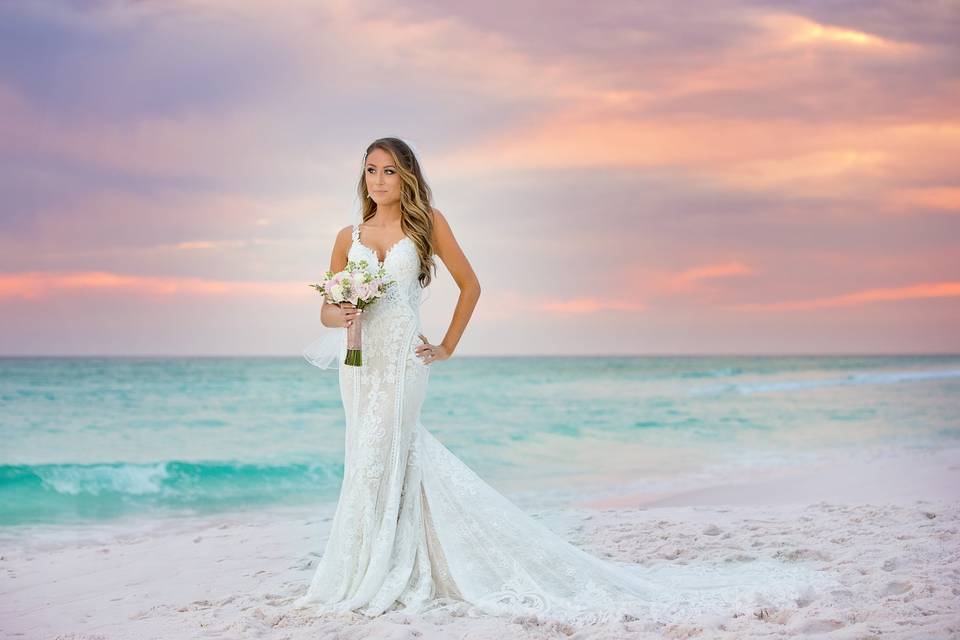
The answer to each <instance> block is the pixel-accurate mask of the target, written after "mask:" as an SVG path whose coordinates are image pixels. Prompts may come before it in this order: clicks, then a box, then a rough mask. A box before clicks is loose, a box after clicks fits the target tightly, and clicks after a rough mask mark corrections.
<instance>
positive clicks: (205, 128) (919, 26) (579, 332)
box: [0, 0, 960, 357]
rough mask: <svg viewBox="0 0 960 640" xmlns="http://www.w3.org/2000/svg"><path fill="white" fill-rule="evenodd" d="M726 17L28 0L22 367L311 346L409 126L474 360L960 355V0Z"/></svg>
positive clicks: (246, 0)
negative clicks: (373, 149) (463, 264)
mask: <svg viewBox="0 0 960 640" xmlns="http://www.w3.org/2000/svg"><path fill="white" fill-rule="evenodd" d="M694 5H695V6H693V7H688V8H687V10H685V11H683V12H679V11H677V10H676V7H675V5H674V4H673V3H671V2H667V1H661V2H638V1H636V0H630V1H622V2H621V1H618V0H610V1H604V2H599V3H585V2H582V1H575V2H574V1H567V0H560V1H555V2H551V3H543V2H539V1H533V0H511V1H510V2H505V1H499V0H498V1H494V2H486V3H479V2H475V1H471V2H460V1H450V0H442V1H441V0H436V1H425V0H412V1H406V2H392V3H391V2H379V1H373V2H367V1H364V0H354V1H352V2H345V1H340V0H335V1H330V2H306V1H300V0H293V1H285V2H282V3H272V2H253V1H250V0H229V1H227V0H223V1H200V0H169V1H163V2H161V1H146V0H141V1H127V2H121V1H117V0H113V1H102V2H101V1H83V2H80V1H65V0H64V1H59V2H57V1H44V0H39V1H36V2H29V3H26V2H24V3H20V2H0V168H2V169H0V193H2V198H0V355H239V356H242V355H289V356H298V355H299V354H300V352H301V350H302V349H303V348H304V347H305V346H306V345H307V344H309V343H310V342H311V341H313V340H314V339H315V338H316V337H317V336H319V335H321V333H322V331H323V330H324V329H323V327H322V325H321V324H320V319H319V310H320V306H321V301H320V298H319V295H318V294H317V293H316V291H314V290H313V289H311V288H310V287H309V286H308V284H309V283H312V282H317V281H318V280H319V278H320V277H321V275H322V273H323V272H324V271H325V270H326V269H327V268H328V267H329V264H330V254H331V250H332V246H333V240H334V237H335V235H336V233H337V231H338V230H339V229H341V228H342V227H343V226H345V225H347V224H350V222H351V208H352V204H353V200H354V197H355V189H356V184H357V181H358V180H359V172H360V167H361V163H362V154H363V150H364V149H365V148H366V146H367V145H368V144H369V143H370V142H371V141H372V140H374V139H376V138H378V137H383V136H397V137H401V138H403V139H405V140H408V141H410V142H411V143H412V144H413V145H414V148H415V150H416V152H417V153H418V156H419V158H420V160H421V163H422V166H423V169H424V171H425V173H426V179H427V181H428V183H429V185H430V187H431V188H432V190H433V193H434V196H435V200H434V206H435V207H437V208H438V209H439V210H440V211H442V212H443V213H444V215H445V216H446V218H447V219H448V221H449V222H450V225H451V227H452V229H453V232H454V235H455V236H456V238H457V240H458V242H459V243H460V245H461V247H462V248H463V250H464V252H465V253H466V255H467V258H468V259H469V261H470V263H471V265H472V266H473V268H474V270H475V272H476V273H477V276H478V277H479V279H480V283H481V287H482V293H481V296H480V300H479V302H478V304H477V307H476V309H475V311H474V313H473V316H472V318H471V320H470V323H469V325H468V326H467V328H466V331H465V332H464V335H463V337H462V338H461V340H460V343H459V344H458V346H457V349H456V351H455V353H454V357H456V356H457V355H466V356H469V355H502V354H640V355H643V354H827V353H838V354H839V353H844V354H866V353H957V352H960V330H958V327H960V246H958V245H960V161H958V160H960V109H958V106H960V3H955V2H932V1H923V0H902V1H883V0H880V1H878V0H865V1H862V2H858V1H848V2H836V1H834V0H830V1H811V2H804V3H797V2H786V1H784V2H748V1H742V0H738V1H733V0H711V1H709V2H707V1H703V2H699V3H694ZM438 265H439V269H438V275H437V278H436V279H435V281H434V283H433V284H432V285H431V286H430V287H429V288H428V289H427V291H425V292H424V297H425V302H424V303H423V306H422V309H421V315H422V318H423V326H424V333H425V334H426V336H427V338H428V339H429V341H430V342H431V343H433V344H438V343H439V342H440V341H441V340H442V338H443V336H444V334H445V332H446V330H447V327H448V326H449V324H450V321H451V318H452V315H453V309H454V307H455V305H456V302H457V296H458V290H457V287H456V284H455V283H454V281H453V279H452V278H451V276H450V274H449V273H448V272H447V271H446V269H445V267H444V266H443V264H442V262H441V261H438Z"/></svg>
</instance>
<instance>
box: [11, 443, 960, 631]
mask: <svg viewBox="0 0 960 640" xmlns="http://www.w3.org/2000/svg"><path fill="white" fill-rule="evenodd" d="M953 487H960V450H956V449H949V450H942V451H923V452H904V453H901V455H897V456H879V457H875V458H874V459H867V458H866V457H864V458H863V459H858V460H848V461H847V463H845V464H841V463H839V461H832V462H830V463H822V464H820V465H818V466H816V467H814V468H808V469H806V470H797V469H792V470H790V471H789V472H788V473H779V474H778V473H777V472H776V471H775V470H774V471H771V472H767V473H762V474H754V475H752V476H751V479H750V481H749V482H740V483H730V482H726V483H718V484H715V485H713V486H708V487H699V488H694V489H689V488H688V489H684V490H679V491H674V492H672V493H668V494H663V493H660V494H644V493H636V492H630V493H626V494H625V495H621V496H617V497H607V498H602V499H589V500H585V501H583V502H576V501H574V502H571V503H569V504H568V505H567V506H566V507H565V508H562V509H547V510H533V511H528V512H529V513H531V515H535V517H538V518H540V519H542V520H543V521H544V522H545V524H547V525H548V526H550V527H551V528H552V529H554V530H555V531H556V532H557V533H559V534H561V535H562V536H564V537H565V538H566V539H567V540H569V541H570V542H571V543H573V544H576V545H578V546H581V547H582V548H584V549H585V550H587V551H588V552H591V553H593V554H595V555H597V556H599V557H603V558H605V559H608V560H615V561H621V562H629V563H636V564H638V565H640V566H641V567H643V568H645V569H649V570H651V571H653V572H654V574H653V575H655V572H656V571H659V570H661V569H662V570H672V569H677V568H679V567H681V565H683V566H690V565H694V566H700V565H703V566H711V567H719V568H720V570H721V571H722V570H723V568H724V567H734V566H737V567H739V566H744V567H749V566H750V564H751V563H758V564H759V563H761V562H765V563H774V564H776V563H782V566H784V567H803V568H809V569H810V570H814V571H818V572H821V571H822V572H824V575H829V576H831V577H833V578H835V579H836V580H837V581H838V583H840V584H842V585H843V587H842V588H839V589H834V590H832V591H831V592H830V593H813V592H811V593H810V594H809V596H808V599H809V601H808V602H806V601H805V602H800V601H798V603H797V605H796V606H795V607H794V606H791V607H785V608H783V609H780V610H776V611H771V612H768V613H769V617H764V618H762V619H759V618H757V617H755V616H754V615H752V614H753V613H754V612H751V611H740V612H731V614H730V615H729V616H725V617H722V619H716V620H714V621H713V623H712V626H711V627H710V629H711V637H730V638H735V637H744V636H749V635H751V634H760V633H768V634H769V633H773V632H774V631H776V632H777V633H780V634H783V635H785V636H791V635H796V636H798V637H802V636H806V635H810V634H813V633H819V632H823V631H830V630H837V631H839V630H840V629H843V632H842V633H840V634H837V635H836V636H834V637H862V636H863V635H869V634H877V635H879V634H880V633H882V634H883V635H884V636H885V637H915V636H916V635H917V634H920V635H924V634H926V635H929V636H938V635H943V634H946V633H949V631H948V630H949V629H950V628H954V627H951V626H950V625H954V626H955V625H956V622H957V620H960V605H958V604H956V602H957V598H956V595H955V592H960V585H958V584H957V583H956V578H955V577H953V578H951V572H955V573H953V575H954V576H955V575H957V573H956V572H960V559H958V557H960V554H958V553H957V552H958V551H960V546H958V542H957V540H958V538H957V536H956V530H957V529H958V526H960V501H958V499H957V493H956V490H955V489H953ZM324 509H325V507H317V508H313V507H311V508H309V509H305V508H303V507H286V508H271V509H259V510H255V511H236V512H223V513H217V514H207V515H203V516H196V517H179V518H170V519H167V520H163V521H159V520H150V519H149V518H142V519H140V520H138V521H128V522H125V523H123V524H122V525H119V524H114V523H101V524H98V525H92V526H89V527H75V528H72V529H71V528H70V527H58V526H46V527H44V526H41V527H37V528H36V529H35V530H34V532H33V533H34V534H36V535H33V536H30V537H29V538H24V539H22V540H21V541H20V544H17V543H16V541H15V539H14V538H9V537H5V538H4V539H3V540H2V541H0V558H2V559H0V563H2V564H0V568H2V569H3V576H4V577H3V580H2V591H3V598H2V604H0V609H2V610H0V619H2V621H3V624H2V634H0V637H4V638H14V637H30V638H34V637H36V638H48V637H49V638H54V637H58V636H64V637H70V638H72V639H73V640H79V639H89V640H93V639H94V638H98V639H101V640H106V639H113V638H130V637H137V638H199V637H229V638H245V637H282V638H290V639H291V640H299V639H301V638H303V639H306V638H318V637H334V635H333V634H337V635H336V637H338V638H367V637H369V638H408V637H409V638H413V637H419V638H454V637H462V636H463V635H464V634H466V633H468V632H469V633H470V637H471V638H503V637H510V638H546V637H565V635H564V632H563V630H562V629H560V628H558V627H557V626H556V625H555V624H554V623H548V622H544V621H537V620H535V619H532V620H531V619H515V620H510V619H504V618H480V619H464V618H454V617H448V618H447V619H441V620H439V621H437V620H433V619H431V620H426V619H423V618H420V617H417V616H414V615H409V614H402V613H391V614H388V615H386V616H382V617H380V618H376V619H372V620H368V619H365V618H363V617H362V616H360V615H359V614H349V615H347V614H344V615H342V616H337V617H323V618H320V617H311V616H309V615H308V613H307V612H300V613H297V614H291V613H290V611H289V610H288V609H287V608H286V605H288V604H289V603H290V601H292V600H293V599H294V598H295V597H296V596H297V595H299V593H300V592H301V591H302V590H303V589H305V588H306V585H307V583H308V581H309V579H310V577H311V575H312V571H313V569H314V568H315V566H316V561H317V559H318V558H319V555H320V553H321V552H322V550H323V544H324V542H325V540H326V536H327V530H328V527H329V521H330V518H331V516H332V509H330V510H329V511H327V512H325V511H324ZM801 605H802V606H801ZM737 613H739V615H735V614H737ZM704 624H705V623H704V622H703V621H700V622H690V621H676V622H663V621H661V622H660V623H659V624H658V625H654V626H651V621H635V622H626V623H624V622H621V623H611V624H608V625H600V626H597V627H593V628H586V629H584V630H581V632H580V633H581V635H579V636H578V637H581V638H597V639H599V638H620V637H623V638H628V637H629V638H643V637H651V638H655V637H663V635H664V634H670V635H674V634H680V635H683V634H684V633H690V634H692V633H693V631H694V630H695V629H698V628H700V629H702V628H704ZM770 625H774V626H773V627H771V626H770ZM416 633H419V634H420V635H416ZM18 634H20V635H18ZM898 634H901V635H898Z"/></svg>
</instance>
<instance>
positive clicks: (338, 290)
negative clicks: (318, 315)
mask: <svg viewBox="0 0 960 640" xmlns="http://www.w3.org/2000/svg"><path fill="white" fill-rule="evenodd" d="M330 297H331V298H333V301H334V302H343V285H342V284H335V285H333V286H332V287H330Z"/></svg>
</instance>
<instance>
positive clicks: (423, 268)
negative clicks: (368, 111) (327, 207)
mask: <svg viewBox="0 0 960 640" xmlns="http://www.w3.org/2000/svg"><path fill="white" fill-rule="evenodd" d="M374 149H383V150H384V151H386V152H387V153H389V154H390V155H391V156H393V163H394V164H395V165H396V167H397V173H398V174H399V175H400V180H401V182H402V184H401V185H400V228H401V229H402V230H403V233H404V234H405V235H406V236H407V237H409V238H410V240H411V241H413V244H414V245H415V246H416V248H417V253H418V254H419V256H420V275H419V276H418V279H419V280H420V286H421V287H426V286H427V285H429V284H430V281H431V280H432V277H431V275H430V269H431V268H433V272H434V273H436V271H437V265H436V262H434V259H433V245H432V243H431V242H430V237H431V235H432V233H433V211H432V208H433V207H432V203H433V192H431V191H430V186H429V185H428V184H427V181H426V179H424V177H423V172H422V171H421V170H420V163H419V162H418V161H417V156H416V155H415V154H414V153H413V149H411V148H410V145H408V144H407V143H406V142H404V141H403V140H401V139H400V138H377V139H376V140H374V141H373V142H371V143H370V146H368V147H367V150H366V151H364V152H363V169H362V170H361V172H360V184H359V185H358V186H357V193H358V195H359V196H360V202H361V203H362V204H361V207H362V210H361V220H362V222H366V221H367V220H369V219H370V218H372V217H373V216H374V214H376V213H377V203H376V202H374V201H373V198H370V197H369V196H370V193H369V191H367V181H366V179H365V177H364V176H365V173H366V166H367V156H368V155H370V152H371V151H373V150H374Z"/></svg>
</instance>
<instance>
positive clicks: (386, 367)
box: [294, 138, 820, 623]
mask: <svg viewBox="0 0 960 640" xmlns="http://www.w3.org/2000/svg"><path fill="white" fill-rule="evenodd" d="M362 171H363V175H362V177H361V178H360V180H359V185H358V195H359V199H360V201H361V202H362V204H361V211H360V212H359V216H358V217H359V218H360V219H359V220H357V223H356V224H353V225H351V226H347V227H344V228H343V229H341V230H340V232H339V234H338V235H337V237H336V241H335V242H334V246H333V255H332V257H331V260H330V269H331V270H332V271H333V272H337V271H340V270H342V269H343V268H344V267H345V265H346V263H347V261H348V260H356V261H359V260H367V262H368V264H370V265H376V267H380V266H382V267H383V268H384V269H385V271H386V272H387V274H388V277H389V278H392V279H394V280H395V281H396V285H393V286H390V287H389V288H388V289H387V293H386V294H385V295H384V296H383V297H381V298H380V299H378V300H377V301H376V302H374V303H373V304H371V305H370V306H368V307H366V308H365V309H363V310H360V309H357V308H355V307H353V306H352V305H350V304H349V303H344V304H343V305H342V306H338V305H334V304H329V303H324V305H323V309H322V311H321V321H322V323H323V325H325V326H326V327H328V328H330V331H329V332H328V333H327V335H325V336H324V337H322V338H321V339H320V340H318V341H317V342H315V343H314V344H312V345H311V346H310V347H308V349H307V350H306V351H305V352H304V355H305V356H306V358H307V359H308V360H309V361H310V362H311V363H313V364H315V365H317V366H318V367H321V368H337V369H338V370H339V385H340V393H341V398H342V400H343V407H344V412H345V417H346V434H345V441H346V453H345V462H344V475H343V481H342V484H341V488H340V495H339V499H338V502H337V507H336V511H335V513H334V516H333V520H332V522H331V529H330V535H329V538H328V539H327V542H326V546H325V549H324V551H323V555H322V557H321V558H320V562H319V564H318V566H317V568H316V572H315V574H314V576H313V579H312V581H311V582H310V584H309V587H308V588H307V590H306V592H305V593H304V594H303V595H302V596H300V597H299V598H297V599H296V600H295V601H294V605H295V606H297V607H309V610H310V612H315V613H317V614H320V613H327V612H331V613H332V612H348V611H356V612H359V613H362V614H365V615H367V616H376V615H380V614H383V613H385V612H389V611H397V610H402V611H405V612H406V613H415V614H427V613H432V612H446V613H452V614H454V615H471V616H474V615H515V614H535V615H538V616H540V617H541V618H543V619H555V620H561V621H564V622H568V623H590V622H599V621H609V620H616V619H623V617H624V616H631V617H632V618H631V617H628V618H626V619H663V620H670V619H676V618H677V617H678V616H688V615H695V614H702V613H710V612H726V611H729V610H731V608H733V607H737V606H752V605H755V604H768V605H769V604H778V603H789V602H790V600H791V599H792V598H794V597H796V595H797V593H798V592H799V590H800V589H802V588H803V587H805V586H807V585H809V584H812V583H813V582H814V581H815V580H816V579H817V578H819V577H820V576H819V575H813V573H812V572H811V573H810V574H806V573H803V572H801V571H799V570H796V569H792V568H790V567H787V566H786V565H781V563H774V564H775V565H777V566H774V567H773V568H770V567H762V566H760V565H759V563H747V564H749V565H757V566H748V567H741V568H739V569H730V568H725V569H722V570H718V571H715V572H714V571H711V570H710V569H709V568H708V567H698V568H697V567H695V568H690V567H672V566H671V567H668V569H669V571H665V572H664V571H660V572H654V571H652V570H649V569H645V568H643V567H640V566H639V565H621V564H616V563H613V562H608V561H604V560H601V559H599V558H597V557H595V556H593V555H590V554H588V553H586V552H584V551H583V550H581V549H579V548H577V547H575V546H573V545H572V544H570V543H568V542H567V541H565V540H564V539H562V538H561V537H560V536H558V535H557V534H556V533H554V532H553V531H552V530H550V529H548V528H547V527H545V526H544V525H542V524H541V523H540V522H538V521H537V520H535V519H533V518H532V517H530V516H529V515H527V514H526V513H524V512H523V511H521V510H520V509H519V508H518V507H516V506H515V505H514V504H513V503H512V502H510V501H509V500H508V499H507V498H505V497H504V496H503V495H501V494H500V493H499V492H497V491H496V490H495V489H494V488H493V487H491V486H490V485H489V484H487V483H486V482H484V481H483V480H482V479H481V478H480V477H478V476H477V475H476V474H475V473H474V472H473V471H472V470H471V469H470V468H469V467H467V466H466V465H465V464H464V463H463V462H462V461H461V460H460V459H459V458H457V457H456V456H455V455H454V454H453V453H451V452H450V451H449V450H448V449H447V448H446V447H445V446H444V445H443V444H442V443H441V442H440V441H439V440H437V439H436V438H435V437H434V436H433V435H432V434H431V433H430V431H428V430H427V428H426V427H425V426H424V425H423V424H422V422H421V419H420V417H421V416H420V409H421V406H422V404H423V401H424V397H425V395H426V391H427V380H428V378H429V375H430V369H431V368H432V367H433V366H434V365H435V364H436V363H437V362H441V361H443V360H446V359H448V358H450V357H451V356H452V355H453V354H454V352H455V350H456V347H457V343H458V342H459V340H460V337H461V336H462V335H463V332H464V329H465V328H466V325H467V322H468V320H469V319H470V316H471V314H472V313H473V310H474V307H475V306H476V304H477V300H478V299H479V297H480V284H479V281H478V279H477V276H476V274H475V273H474V271H473V269H472V268H471V266H470V263H469V261H468V260H467V258H466V256H465V255H464V253H463V251H462V250H461V248H460V246H459V244H458V243H457V240H456V238H455V237H454V235H453V232H452V230H451V226H450V223H449V222H448V220H447V219H446V217H445V216H444V215H443V214H442V213H441V212H440V211H438V210H437V209H435V208H433V207H432V206H431V200H432V197H431V191H430V188H429V187H428V186H427V182H426V181H425V179H424V175H423V172H422V171H421V165H420V162H419V160H418V158H417V157H416V155H415V154H414V152H413V150H412V149H411V147H410V145H409V144H408V143H406V142H405V141H403V140H401V139H399V138H381V139H378V140H375V141H374V142H372V143H371V144H370V145H369V146H368V147H367V150H366V152H365V154H364V157H363V170H362ZM434 255H436V256H438V257H439V258H440V259H441V260H443V263H444V265H445V266H446V267H447V268H448V270H449V271H450V273H451V274H452V276H453V279H454V280H455V281H456V283H457V285H458V286H459V288H460V298H459V300H458V302H457V306H456V309H455V311H454V313H453V320H452V321H451V323H450V326H449V328H448V330H447V333H446V335H445V336H444V338H443V340H441V341H440V342H439V343H438V344H433V343H431V342H429V341H428V340H427V338H426V337H425V336H424V335H423V333H422V327H421V324H420V312H419V309H420V301H421V297H420V294H421V291H422V289H423V288H424V287H426V286H427V285H428V284H429V283H430V280H431V274H430V268H431V267H433V269H434V271H435V269H436V265H435V263H434ZM355 322H360V323H361V326H362V351H363V364H362V365H361V366H349V365H344V364H343V360H344V357H345V353H346V331H345V327H348V326H350V325H351V324H352V323H355ZM491 428H495V426H494V425H491Z"/></svg>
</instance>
